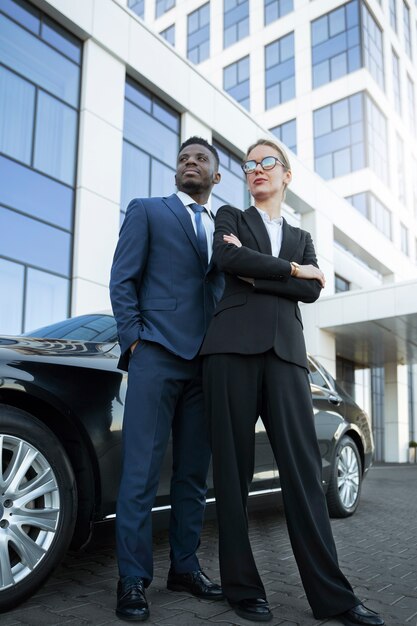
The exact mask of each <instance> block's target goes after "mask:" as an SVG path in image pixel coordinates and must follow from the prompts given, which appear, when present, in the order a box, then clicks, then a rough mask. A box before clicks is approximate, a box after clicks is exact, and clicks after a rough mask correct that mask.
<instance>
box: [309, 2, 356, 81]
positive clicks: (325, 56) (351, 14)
mask: <svg viewBox="0 0 417 626" xmlns="http://www.w3.org/2000/svg"><path fill="white" fill-rule="evenodd" d="M311 41H312V60H313V87H320V85H324V84H325V83H328V82H330V81H332V80H336V79H337V78H340V76H344V75H345V74H348V73H349V72H354V71H355V70H357V69H359V68H360V67H361V53H360V34H359V8H358V1H357V0H353V1H352V2H348V3H347V4H345V5H343V6H341V7H339V8H338V9H335V10H334V11H331V12H330V13H327V14H326V15H323V16H321V17H319V18H318V19H317V20H314V21H313V22H312V23H311Z"/></svg>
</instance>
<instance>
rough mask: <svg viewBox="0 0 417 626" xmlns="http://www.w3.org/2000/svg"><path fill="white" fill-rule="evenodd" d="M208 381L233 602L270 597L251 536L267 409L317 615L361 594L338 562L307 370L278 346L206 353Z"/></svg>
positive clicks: (340, 608) (225, 574) (223, 566)
mask: <svg viewBox="0 0 417 626" xmlns="http://www.w3.org/2000/svg"><path fill="white" fill-rule="evenodd" d="M203 384H204V391H205V397H206V403H207V410H208V416H209V420H210V429H211V443H212V453H213V475H214V487H215V492H216V500H217V515H218V523H219V550H220V555H219V557H220V573H221V581H222V586H223V590H224V593H225V595H226V597H227V599H228V600H229V601H230V602H237V601H239V600H242V599H245V598H265V589H264V586H263V584H262V581H261V579H260V576H259V573H258V570H257V567H256V564H255V561H254V558H253V554H252V549H251V545H250V541H249V537H248V519H247V509H246V505H247V498H248V490H249V485H250V483H251V480H252V477H253V470H254V448H255V423H256V421H257V419H258V416H259V415H261V417H262V420H263V422H264V425H265V429H266V431H267V434H268V437H269V440H270V442H271V446H272V450H273V453H274V456H275V459H276V462H277V465H278V469H279V475H280V481H281V488H282V495H283V501H284V508H285V516H286V520H287V526H288V532H289V536H290V540H291V545H292V548H293V551H294V556H295V559H296V561H297V565H298V569H299V572H300V575H301V580H302V583H303V586H304V590H305V592H306V595H307V599H308V601H309V603H310V606H311V608H312V610H313V614H314V616H315V617H316V618H317V619H320V618H325V617H330V616H332V615H336V614H338V613H341V612H344V611H346V610H348V609H350V608H352V607H354V606H356V605H357V604H359V603H360V600H359V599H358V598H357V597H356V596H355V595H354V593H353V591H352V588H351V586H350V584H349V582H348V581H347V580H346V578H345V577H344V575H343V574H342V572H341V571H340V569H339V565H338V560H337V553H336V547H335V543H334V539H333V535H332V531H331V527H330V521H329V515H328V511H327V505H326V500H325V496H324V492H323V488H322V484H321V456H320V451H319V446H318V443H317V437H316V432H315V428H314V417H313V407H312V400H311V392H310V385H309V381H308V374H307V370H305V369H304V368H302V367H298V366H297V365H293V364H291V363H288V362H286V361H282V360H281V359H279V358H278V357H277V356H276V354H275V352H273V351H272V350H270V351H268V352H266V353H263V354H255V355H240V354H215V355H210V356H207V357H205V359H204V365H203Z"/></svg>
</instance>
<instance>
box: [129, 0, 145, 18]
mask: <svg viewBox="0 0 417 626" xmlns="http://www.w3.org/2000/svg"><path fill="white" fill-rule="evenodd" d="M127 6H128V7H129V9H132V11H133V12H134V13H136V15H139V17H141V18H142V19H143V17H144V15H145V0H128V3H127Z"/></svg>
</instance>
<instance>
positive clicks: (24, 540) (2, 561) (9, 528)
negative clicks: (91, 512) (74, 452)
mask: <svg viewBox="0 0 417 626" xmlns="http://www.w3.org/2000/svg"><path fill="white" fill-rule="evenodd" d="M76 502H77V499H76V485H75V479H74V474H73V472H72V469H71V464H70V462H69V460H68V457H67V455H66V453H65V450H64V449H63V447H62V445H61V444H60V442H59V441H58V439H57V438H56V437H55V435H54V434H53V433H52V432H51V431H50V430H49V429H48V428H47V427H46V426H45V425H44V424H42V422H40V421H39V420H38V419H36V418H35V417H33V416H32V415H30V414H29V413H26V412H25V411H22V410H20V409H16V408H14V407H9V406H5V405H0V612H2V611H6V610H9V609H11V608H13V607H15V606H16V605H18V604H19V603H20V602H22V601H23V600H25V599H26V598H28V597H29V596H30V595H32V594H33V593H34V592H35V591H36V589H37V588H38V587H39V586H40V585H41V584H42V583H43V582H44V581H45V579H46V578H47V577H48V576H49V575H50V574H51V572H52V571H53V570H54V568H55V567H56V566H57V565H58V564H59V562H60V561H61V559H62V557H63V555H64V553H65V552H66V550H67V548H68V545H69V542H70V540H71V537H72V534H73V530H74V524H75V519H76V512H77V504H76Z"/></svg>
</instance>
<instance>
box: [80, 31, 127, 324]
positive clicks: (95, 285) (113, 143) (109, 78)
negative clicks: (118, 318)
mask: <svg viewBox="0 0 417 626" xmlns="http://www.w3.org/2000/svg"><path fill="white" fill-rule="evenodd" d="M124 85H125V66H124V64H123V63H121V62H120V61H119V60H117V59H116V58H115V57H114V56H112V55H111V54H110V53H109V52H108V51H107V50H105V49H104V48H102V47H101V46H100V45H98V44H97V43H96V42H95V41H94V40H92V39H89V40H87V41H86V43H85V45H84V59H83V75H82V91H81V111H80V131H79V148H78V171H77V190H76V206H75V229H74V259H73V282H72V315H79V314H81V313H86V312H90V311H95V310H102V309H107V308H110V299H109V294H108V284H109V276H110V267H111V262H112V257H113V253H114V249H115V246H116V242H117V237H118V231H119V224H120V217H119V215H120V206H119V203H120V185H121V169H122V144H123V110H124Z"/></svg>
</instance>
